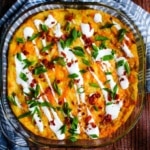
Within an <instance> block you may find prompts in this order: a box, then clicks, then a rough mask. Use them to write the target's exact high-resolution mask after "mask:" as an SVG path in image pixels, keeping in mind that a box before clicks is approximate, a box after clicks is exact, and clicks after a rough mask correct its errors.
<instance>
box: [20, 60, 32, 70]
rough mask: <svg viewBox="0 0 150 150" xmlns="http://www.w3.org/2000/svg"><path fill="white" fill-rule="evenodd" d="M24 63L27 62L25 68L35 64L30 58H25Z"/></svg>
mask: <svg viewBox="0 0 150 150" xmlns="http://www.w3.org/2000/svg"><path fill="white" fill-rule="evenodd" d="M23 63H24V64H25V65H24V67H23V69H25V68H28V67H29V66H31V65H33V63H34V62H33V61H29V60H28V59H24V60H23Z"/></svg>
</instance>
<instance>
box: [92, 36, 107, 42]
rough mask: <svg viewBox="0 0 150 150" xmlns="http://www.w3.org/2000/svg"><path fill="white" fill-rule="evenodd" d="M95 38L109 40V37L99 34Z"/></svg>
mask: <svg viewBox="0 0 150 150" xmlns="http://www.w3.org/2000/svg"><path fill="white" fill-rule="evenodd" d="M95 40H96V41H105V40H108V38H107V37H105V36H100V35H98V36H96V37H95Z"/></svg>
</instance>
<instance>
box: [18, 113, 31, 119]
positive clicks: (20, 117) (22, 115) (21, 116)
mask: <svg viewBox="0 0 150 150" xmlns="http://www.w3.org/2000/svg"><path fill="white" fill-rule="evenodd" d="M28 116H31V112H30V111H28V112H25V113H23V114H21V115H19V116H18V117H17V118H18V119H22V118H25V117H28Z"/></svg>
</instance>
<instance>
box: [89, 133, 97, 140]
mask: <svg viewBox="0 0 150 150" xmlns="http://www.w3.org/2000/svg"><path fill="white" fill-rule="evenodd" d="M89 136H90V138H92V139H96V138H98V136H97V135H96V134H90V135H89Z"/></svg>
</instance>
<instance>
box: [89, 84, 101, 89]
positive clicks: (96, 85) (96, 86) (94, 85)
mask: <svg viewBox="0 0 150 150" xmlns="http://www.w3.org/2000/svg"><path fill="white" fill-rule="evenodd" d="M89 85H90V86H92V87H95V88H99V85H98V84H97V83H89Z"/></svg>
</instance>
